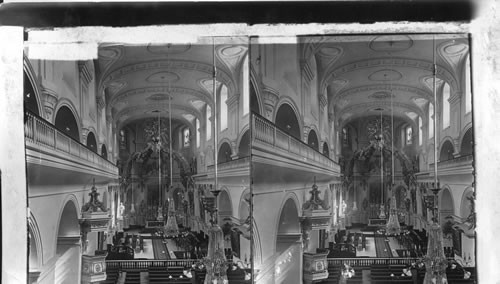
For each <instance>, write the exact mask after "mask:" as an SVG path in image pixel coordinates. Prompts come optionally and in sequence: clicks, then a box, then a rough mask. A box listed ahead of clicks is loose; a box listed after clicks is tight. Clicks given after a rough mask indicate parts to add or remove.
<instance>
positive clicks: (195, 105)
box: [191, 100, 205, 110]
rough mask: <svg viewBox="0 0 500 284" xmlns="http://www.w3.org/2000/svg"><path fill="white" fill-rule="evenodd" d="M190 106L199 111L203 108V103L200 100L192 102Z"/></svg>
mask: <svg viewBox="0 0 500 284" xmlns="http://www.w3.org/2000/svg"><path fill="white" fill-rule="evenodd" d="M191 105H192V106H193V107H195V108H196V109H197V110H201V108H202V107H204V106H205V102H204V101H201V100H192V101H191Z"/></svg>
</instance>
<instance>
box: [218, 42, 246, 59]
mask: <svg viewBox="0 0 500 284" xmlns="http://www.w3.org/2000/svg"><path fill="white" fill-rule="evenodd" d="M245 50H246V49H245V48H244V47H243V46H239V45H236V46H228V47H224V48H222V49H221V51H220V53H221V54H222V55H224V56H227V57H234V56H238V55H241V54H242V53H244V52H245Z"/></svg>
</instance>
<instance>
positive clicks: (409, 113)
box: [405, 111, 418, 120]
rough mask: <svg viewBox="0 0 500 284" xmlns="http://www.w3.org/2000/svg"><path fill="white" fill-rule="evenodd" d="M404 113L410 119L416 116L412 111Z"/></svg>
mask: <svg viewBox="0 0 500 284" xmlns="http://www.w3.org/2000/svg"><path fill="white" fill-rule="evenodd" d="M405 114H406V115H407V116H408V117H409V118H410V119H411V120H415V119H416V118H417V117H418V114H416V113H414V112H413V111H407V112H405Z"/></svg>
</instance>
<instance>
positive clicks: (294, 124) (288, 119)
mask: <svg viewBox="0 0 500 284" xmlns="http://www.w3.org/2000/svg"><path fill="white" fill-rule="evenodd" d="M274 123H275V124H276V126H278V127H279V128H280V129H282V130H283V131H285V132H286V133H288V134H290V135H291V136H293V137H295V138H297V139H299V140H300V141H302V135H301V133H302V127H301V125H300V119H299V116H298V112H297V111H296V109H294V107H293V105H291V104H290V103H288V102H283V103H282V104H280V105H279V107H278V110H277V111H276V116H275V118H274Z"/></svg>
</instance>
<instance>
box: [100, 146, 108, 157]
mask: <svg viewBox="0 0 500 284" xmlns="http://www.w3.org/2000/svg"><path fill="white" fill-rule="evenodd" d="M101 157H103V158H104V159H106V160H107V159H108V150H107V149H106V145H105V144H102V146H101Z"/></svg>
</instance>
